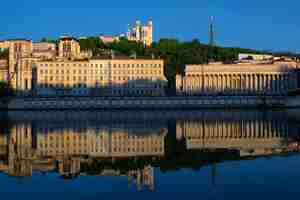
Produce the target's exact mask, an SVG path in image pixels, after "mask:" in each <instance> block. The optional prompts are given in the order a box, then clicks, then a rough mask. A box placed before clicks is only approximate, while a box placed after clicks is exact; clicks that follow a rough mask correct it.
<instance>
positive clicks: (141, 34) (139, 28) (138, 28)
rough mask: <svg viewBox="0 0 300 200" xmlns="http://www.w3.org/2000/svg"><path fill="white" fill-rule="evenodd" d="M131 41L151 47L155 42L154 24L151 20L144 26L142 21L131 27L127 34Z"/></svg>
mask: <svg viewBox="0 0 300 200" xmlns="http://www.w3.org/2000/svg"><path fill="white" fill-rule="evenodd" d="M126 36H127V39H128V40H129V41H136V42H141V43H143V44H144V45H145V46H151V45H152V42H153V22H152V20H151V19H150V20H149V21H148V22H147V24H146V25H142V23H141V21H139V20H137V21H136V23H135V26H133V27H131V26H130V25H129V27H128V32H127V34H126Z"/></svg>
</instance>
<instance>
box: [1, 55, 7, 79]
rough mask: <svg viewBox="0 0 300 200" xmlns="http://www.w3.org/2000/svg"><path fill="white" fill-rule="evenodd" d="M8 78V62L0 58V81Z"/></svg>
mask: <svg viewBox="0 0 300 200" xmlns="http://www.w3.org/2000/svg"><path fill="white" fill-rule="evenodd" d="M7 78H8V62H7V60H0V82H7Z"/></svg>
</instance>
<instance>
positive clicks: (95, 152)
mask: <svg viewBox="0 0 300 200" xmlns="http://www.w3.org/2000/svg"><path fill="white" fill-rule="evenodd" d="M48 115H49V113H48ZM50 115H51V113H50ZM53 115H54V116H57V113H54V114H53ZM79 115H80V113H79ZM120 115H121V116H122V114H120ZM120 115H118V116H120ZM131 115H134V116H135V117H133V118H132V116H131ZM14 116H15V115H14ZM17 116H18V115H17ZM21 116H22V115H21ZM145 116H146V117H145ZM149 116H152V117H150V118H149V119H148V118H147V115H143V117H142V118H141V119H139V118H136V113H135V114H130V113H129V114H126V115H124V118H123V119H122V118H121V119H120V118H119V119H118V120H116V119H115V118H114V117H110V118H109V119H108V120H107V119H105V120H103V119H102V118H101V119H99V118H96V119H88V120H86V118H85V117H83V118H81V117H78V116H75V118H73V119H69V120H65V121H61V120H62V119H59V120H53V119H55V118H56V117H53V118H51V119H52V120H51V119H49V118H47V117H45V118H43V117H42V115H40V117H39V119H36V118H34V117H36V115H32V116H26V118H24V117H20V118H18V119H15V118H14V117H13V118H12V119H11V118H10V117H8V118H7V117H6V118H5V119H2V121H3V120H5V122H6V124H10V125H9V126H8V127H4V128H2V129H1V131H2V132H4V133H1V134H0V154H1V155H0V156H1V157H0V159H1V161H0V170H1V171H3V172H4V173H7V174H8V175H10V176H16V177H27V176H32V174H33V172H34V171H36V172H42V173H47V172H53V171H55V172H57V173H59V174H60V176H61V177H62V178H64V179H72V178H75V177H77V176H85V175H93V176H127V177H128V184H129V186H130V187H131V185H132V184H134V185H135V186H136V188H137V190H143V189H149V190H154V185H155V183H154V182H155V181H154V167H158V168H161V169H163V168H166V167H165V166H168V168H167V170H170V169H172V167H171V168H170V166H172V165H174V169H175V168H177V169H178V168H181V167H183V168H186V167H190V168H195V166H193V165H197V166H198V165H199V163H205V162H200V161H203V160H206V161H207V164H210V165H212V166H213V170H212V176H213V175H214V174H217V171H216V170H217V162H219V160H224V159H225V160H226V159H229V160H230V159H233V160H237V159H243V158H244V157H249V156H252V157H256V156H266V155H273V154H281V153H284V152H291V151H298V150H299V145H298V139H299V137H298V134H299V127H297V125H296V124H297V123H291V122H290V121H289V120H288V119H287V118H286V117H285V115H284V114H283V113H277V114H276V113H271V114H267V116H265V114H264V113H260V112H255V114H253V113H252V114H251V112H250V113H248V114H247V113H246V114H226V113H225V112H223V113H217V112H216V113H196V114H194V115H191V114H190V113H182V112H180V113H175V114H174V113H171V114H169V115H168V114H165V113H163V114H161V115H156V114H153V113H150V114H149ZM28 119H29V120H28ZM30 119H31V120H30ZM6 129H7V130H6ZM219 155H220V156H221V157H222V159H216V158H217V156H219ZM213 182H214V180H213Z"/></svg>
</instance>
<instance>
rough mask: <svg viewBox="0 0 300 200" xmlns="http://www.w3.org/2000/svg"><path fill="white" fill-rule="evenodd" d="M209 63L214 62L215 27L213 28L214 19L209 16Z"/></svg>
mask: <svg viewBox="0 0 300 200" xmlns="http://www.w3.org/2000/svg"><path fill="white" fill-rule="evenodd" d="M208 37H209V43H208V45H209V61H213V60H214V55H213V49H214V45H215V27H214V17H213V16H211V17H210V20H209V36H208Z"/></svg>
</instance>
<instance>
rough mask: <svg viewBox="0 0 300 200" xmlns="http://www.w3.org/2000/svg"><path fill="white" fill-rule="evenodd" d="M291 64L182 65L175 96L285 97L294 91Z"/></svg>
mask: <svg viewBox="0 0 300 200" xmlns="http://www.w3.org/2000/svg"><path fill="white" fill-rule="evenodd" d="M296 68H297V64H296V63H293V62H280V63H275V64H232V65H225V64H209V65H186V67H185V71H184V74H183V75H177V76H176V90H177V95H188V96H192V95H255V96H261V95H286V94H287V92H288V90H289V89H293V88H295V87H297V76H296V73H295V71H294V70H295V69H296Z"/></svg>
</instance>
